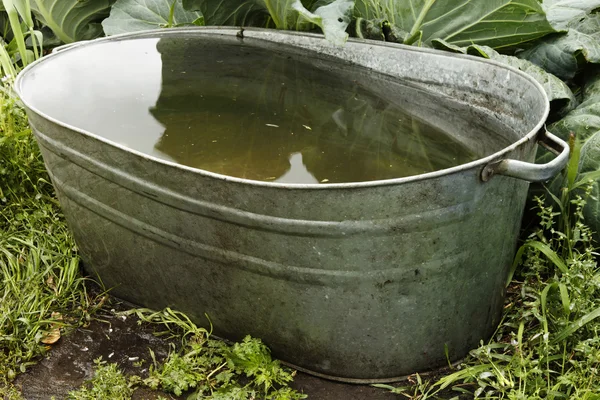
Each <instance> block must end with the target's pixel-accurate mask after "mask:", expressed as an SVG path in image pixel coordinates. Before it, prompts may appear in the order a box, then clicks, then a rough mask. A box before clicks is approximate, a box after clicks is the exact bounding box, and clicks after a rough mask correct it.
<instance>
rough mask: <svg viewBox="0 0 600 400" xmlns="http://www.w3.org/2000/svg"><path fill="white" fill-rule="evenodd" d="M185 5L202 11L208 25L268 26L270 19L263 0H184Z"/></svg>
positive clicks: (192, 9) (191, 9)
mask: <svg viewBox="0 0 600 400" xmlns="http://www.w3.org/2000/svg"><path fill="white" fill-rule="evenodd" d="M183 7H184V8H185V9H186V10H190V11H199V12H201V13H202V15H204V22H205V23H206V25H216V26H220V25H233V26H259V27H267V26H268V24H269V20H270V16H269V10H268V8H267V7H266V4H265V2H264V1H262V0H242V1H235V0H183Z"/></svg>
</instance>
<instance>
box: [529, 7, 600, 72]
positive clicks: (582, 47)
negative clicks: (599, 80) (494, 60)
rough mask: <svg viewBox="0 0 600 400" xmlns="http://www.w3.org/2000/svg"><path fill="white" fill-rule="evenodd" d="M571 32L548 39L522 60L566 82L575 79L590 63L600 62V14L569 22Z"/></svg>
mask: <svg viewBox="0 0 600 400" xmlns="http://www.w3.org/2000/svg"><path fill="white" fill-rule="evenodd" d="M568 26H569V31H568V32H567V33H558V34H555V35H550V36H549V37H547V38H544V39H543V40H542V41H540V43H538V44H536V45H535V46H534V47H532V48H530V49H527V50H525V51H524V52H522V53H521V54H519V57H521V58H525V59H527V60H529V61H531V62H533V63H534V64H536V65H538V66H540V67H542V68H544V69H545V70H546V71H548V72H551V73H553V74H554V75H556V76H558V77H560V78H563V79H572V78H573V77H574V76H575V75H576V74H577V72H578V71H579V70H580V69H581V67H582V66H583V65H584V64H586V63H588V62H589V63H600V14H591V15H588V16H585V17H583V18H582V19H577V20H575V21H570V22H568Z"/></svg>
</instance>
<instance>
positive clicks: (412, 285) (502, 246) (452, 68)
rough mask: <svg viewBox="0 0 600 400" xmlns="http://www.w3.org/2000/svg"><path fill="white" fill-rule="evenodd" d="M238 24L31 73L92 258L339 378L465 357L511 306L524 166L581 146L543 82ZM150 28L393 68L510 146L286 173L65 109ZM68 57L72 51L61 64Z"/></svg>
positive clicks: (489, 66) (83, 245)
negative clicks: (553, 120) (476, 118)
mask: <svg viewBox="0 0 600 400" xmlns="http://www.w3.org/2000/svg"><path fill="white" fill-rule="evenodd" d="M237 33H238V31H237V29H233V28H197V29H178V30H161V31H154V32H144V33H138V34H132V35H123V36H115V37H112V38H106V39H100V40H96V41H92V42H89V43H83V44H75V45H74V46H71V47H69V48H66V49H63V50H61V51H58V52H56V53H55V54H52V55H49V56H48V57H45V58H44V59H42V60H41V61H39V62H37V63H35V64H33V65H31V66H30V67H28V68H27V69H26V70H25V71H24V72H23V73H22V74H21V75H20V76H19V78H18V80H17V83H16V88H17V91H18V92H19V94H20V96H21V99H22V101H23V103H24V104H25V106H26V108H27V112H28V115H29V118H30V123H31V126H32V128H33V130H34V132H35V135H36V138H37V140H38V143H39V145H40V147H41V150H42V153H43V157H44V160H45V162H46V166H47V168H48V171H49V173H50V176H51V178H52V181H53V183H54V186H55V188H56V191H57V194H58V197H59V200H60V203H61V205H62V207H63V210H64V214H65V216H66V218H67V221H68V223H69V226H70V227H71V229H72V231H73V234H74V236H75V239H76V241H77V243H78V246H79V249H80V252H81V256H82V258H83V261H84V266H85V268H86V270H87V272H88V273H89V274H91V275H96V274H97V275H98V276H99V277H100V278H101V280H102V282H103V283H104V285H106V287H107V288H112V291H111V293H112V294H114V295H115V296H118V297H120V298H123V299H125V300H128V301H130V302H133V303H136V304H140V305H144V306H146V307H152V308H155V309H161V308H163V307H166V306H169V307H174V308H176V309H178V310H181V311H183V312H185V313H187V314H189V315H190V316H191V317H192V318H193V319H194V320H195V321H196V322H198V323H199V324H202V325H205V326H207V325H208V321H207V320H206V318H205V316H204V315H205V314H207V315H208V316H209V317H210V319H211V321H212V324H213V326H214V333H215V334H216V335H218V336H221V337H224V338H228V339H233V340H238V339H240V338H242V337H243V336H244V335H246V334H251V335H253V336H255V337H259V338H262V339H263V340H264V341H265V343H266V344H267V345H269V346H270V347H271V349H272V351H273V354H274V355H275V356H276V357H278V358H280V359H282V360H283V361H285V362H288V363H290V364H292V365H294V366H296V367H298V368H299V369H302V370H305V371H308V372H311V373H314V374H316V375H320V376H325V377H328V378H332V379H339V380H344V381H352V382H375V381H389V380H394V379H397V378H400V377H402V376H405V375H407V374H411V373H414V372H417V371H426V370H430V369H433V368H436V367H440V366H443V365H444V364H446V363H447V360H446V351H447V353H448V355H449V358H450V360H451V361H455V360H458V359H460V358H462V357H464V356H465V355H466V354H467V352H468V351H469V350H470V349H473V348H474V347H477V346H478V344H479V341H480V340H482V339H483V340H485V339H487V338H489V337H490V335H491V334H492V333H493V331H494V329H495V327H496V325H497V324H498V322H499V319H500V316H501V312H502V305H503V299H504V288H505V281H506V278H507V272H508V269H509V266H510V264H511V261H512V259H513V256H514V252H515V246H516V241H517V236H518V232H519V227H520V223H521V218H522V213H523V208H524V204H525V199H526V194H527V189H528V185H529V181H542V180H545V179H548V178H550V177H551V176H552V175H554V174H556V173H557V172H558V171H559V170H560V169H561V168H562V167H563V166H564V165H565V163H566V160H567V157H568V146H567V145H566V144H565V143H564V142H562V141H561V140H559V139H558V138H556V137H554V136H553V135H551V134H549V133H548V132H546V131H545V130H544V129H543V123H544V121H545V119H546V117H547V114H548V108H549V106H548V100H547V98H546V96H545V94H544V92H543V89H542V88H541V86H540V85H539V84H538V83H537V82H535V81H534V80H533V79H531V78H530V77H528V76H526V75H525V74H523V73H521V72H519V71H517V70H515V69H512V68H509V67H507V66H504V65H501V64H498V63H495V62H492V61H488V60H483V59H476V58H471V57H468V56H462V55H453V54H448V53H442V52H438V51H432V50H427V49H420V48H414V47H406V46H400V45H391V44H385V43H379V42H370V41H358V40H350V41H349V42H348V43H347V44H346V46H344V47H336V46H334V45H332V44H330V43H328V42H327V41H326V40H324V39H323V38H321V37H320V36H316V35H310V34H300V33H284V32H277V31H268V30H258V29H257V30H251V29H247V30H245V31H244V34H243V38H241V37H239V36H240V35H236V34H237ZM149 38H150V39H160V40H171V42H172V43H178V41H180V42H181V43H182V44H181V47H180V53H181V54H185V52H186V51H189V50H190V46H192V47H193V46H208V45H211V46H213V47H214V51H218V50H216V49H218V47H219V45H220V44H223V45H225V44H233V43H239V44H240V45H243V46H248V48H249V49H252V48H254V47H261V48H266V49H270V50H272V51H277V52H283V53H285V52H289V53H290V54H296V55H297V54H303V55H304V56H305V57H306V58H307V59H310V60H312V62H317V63H320V62H322V63H327V62H338V63H342V64H344V65H346V66H348V67H349V68H353V67H356V68H358V67H366V68H369V69H373V70H376V71H380V72H383V73H384V74H387V75H389V76H390V82H388V83H387V86H389V85H391V86H393V85H394V83H393V81H394V79H395V78H401V79H403V80H404V81H407V82H410V83H411V84H412V85H414V86H415V87H417V88H420V89H422V90H427V91H429V92H430V93H432V95H433V96H434V98H435V97H436V96H437V97H440V98H441V97H444V98H451V99H453V101H454V102H455V103H454V104H456V107H457V108H456V110H448V112H447V113H445V114H443V115H439V116H431V115H428V111H430V110H429V105H428V104H427V103H423V104H410V103H408V104H405V106H406V107H407V109H408V110H410V111H411V112H412V113H413V114H414V115H415V116H416V117H419V116H422V117H423V118H428V119H429V120H430V121H431V122H432V123H433V124H439V125H440V126H442V125H445V126H448V125H449V126H452V127H453V129H454V131H455V135H456V138H457V140H461V141H463V142H464V143H467V144H468V145H470V146H472V147H473V148H474V149H475V150H478V151H484V150H485V149H486V147H488V146H491V145H492V144H493V145H495V146H498V144H502V147H501V150H500V151H496V152H494V153H493V154H491V155H487V156H485V157H483V158H481V159H478V160H477V161H475V162H471V163H468V164H464V165H460V166H458V167H454V168H450V169H446V170H441V171H437V172H433V173H427V174H423V175H417V176H412V177H408V178H400V179H391V180H385V181H372V182H361V183H346V184H320V185H318V184H314V185H312V184H311V185H301V184H279V183H268V182H258V181H251V180H244V179H238V178H232V177H228V176H223V175H218V174H214V173H210V172H206V171H202V170H197V169H194V168H189V167H185V166H182V165H179V164H177V163H175V162H169V161H165V160H161V159H158V158H156V157H153V156H149V155H147V154H144V153H143V152H140V151H134V150H131V149H129V148H128V147H126V146H124V145H121V144H119V143H118V140H109V139H106V138H105V137H102V136H99V135H97V134H96V133H95V132H88V131H86V130H84V129H82V128H81V127H80V126H72V125H70V124H69V122H68V115H69V113H74V112H79V113H81V112H84V113H85V112H87V113H88V114H86V115H87V116H89V118H99V117H98V115H99V111H98V110H95V109H89V110H84V111H82V110H79V111H77V110H69V109H66V110H64V115H49V114H48V113H47V112H45V107H46V106H45V105H47V104H48V102H60V101H61V98H62V99H64V96H94V95H95V94H94V93H95V92H94V90H95V89H94V87H95V86H94V85H99V84H103V83H102V82H103V80H106V79H107V77H105V76H102V69H101V68H100V67H99V65H105V66H106V65H109V64H107V62H111V63H112V64H110V65H112V66H111V67H110V68H112V67H114V68H116V69H122V70H123V71H127V70H128V67H127V65H128V63H130V62H133V61H132V60H133V59H134V58H135V59H136V60H137V61H138V62H140V60H141V62H143V61H144V60H145V59H144V57H150V55H148V52H142V51H137V50H135V49H136V48H138V47H136V46H132V44H135V40H138V39H149ZM116 41H118V42H119V43H121V45H122V46H123V49H125V50H126V51H124V52H123V53H122V54H120V55H119V56H117V55H115V58H114V60H109V61H107V60H96V59H94V54H95V52H94V49H95V46H102V45H103V44H104V43H106V42H116ZM177 51H178V50H177V46H175V49H174V50H172V52H174V53H173V54H175V53H176V52H177ZM207 57H211V53H210V52H209V53H207ZM60 60H63V61H64V62H65V63H66V64H68V65H70V68H56V66H57V65H59V61H60ZM231 62H235V60H231ZM66 64H65V65H66ZM191 67H193V66H191ZM105 68H108V67H105ZM73 76H79V77H83V78H84V79H83V80H80V81H78V82H79V83H78V85H79V86H78V87H76V88H74V87H73V85H71V86H69V82H70V80H71V79H72V77H73ZM134 78H135V79H140V82H141V83H140V84H141V85H142V86H143V76H141V77H135V76H134V77H133V78H132V76H131V74H129V75H128V73H126V72H124V73H123V74H122V75H117V76H111V77H110V79H112V80H114V82H112V84H116V85H117V86H118V84H119V80H125V79H134ZM240 79H241V82H243V76H242V77H241V78H240ZM81 82H83V84H81ZM123 86H126V85H123ZM384 86H385V85H384ZM41 87H43V89H41ZM382 88H383V87H382ZM120 96H121V97H122V98H124V99H127V98H128V96H129V97H132V98H133V96H137V94H135V93H126V92H123V93H120ZM469 110H478V112H484V113H485V114H486V115H487V116H488V117H489V118H487V119H486V120H485V121H480V123H485V124H488V125H489V124H491V125H493V126H495V127H497V129H496V131H495V134H494V135H489V136H486V137H481V136H482V135H478V130H477V126H476V125H477V124H475V126H468V125H466V124H465V123H464V121H462V120H461V119H459V118H455V117H454V116H456V115H457V113H460V112H467V113H468V112H470V111H469ZM65 116H66V117H65ZM101 117H102V118H105V116H104V115H102V116H101ZM109 122H110V121H109V120H108V119H107V123H109ZM503 127H504V128H503ZM537 142H541V143H543V144H544V145H546V146H547V147H548V148H550V149H551V150H553V151H554V152H555V153H556V154H557V157H556V158H555V159H554V160H553V161H552V162H550V163H549V164H546V165H534V164H530V162H532V161H533V160H534V155H535V152H536V147H537Z"/></svg>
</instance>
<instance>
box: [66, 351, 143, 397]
mask: <svg viewBox="0 0 600 400" xmlns="http://www.w3.org/2000/svg"><path fill="white" fill-rule="evenodd" d="M94 363H95V364H96V368H95V373H94V377H93V378H92V379H91V380H90V381H88V382H86V383H85V384H84V385H83V386H82V387H81V388H80V389H79V390H77V391H73V392H71V393H69V397H68V398H69V400H97V399H111V400H129V399H131V396H132V395H133V386H134V382H132V381H131V380H128V379H127V378H126V377H125V375H123V373H122V372H121V371H120V370H119V369H118V367H117V364H107V363H106V361H102V359H100V358H99V359H97V360H94Z"/></svg>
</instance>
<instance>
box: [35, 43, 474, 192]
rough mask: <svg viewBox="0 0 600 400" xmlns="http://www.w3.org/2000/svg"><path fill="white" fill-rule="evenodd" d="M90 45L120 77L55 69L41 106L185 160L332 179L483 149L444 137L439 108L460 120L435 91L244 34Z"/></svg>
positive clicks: (398, 171)
mask: <svg viewBox="0 0 600 400" xmlns="http://www.w3.org/2000/svg"><path fill="white" fill-rule="evenodd" d="M132 43H133V44H132ZM92 51H94V52H96V53H95V54H94V59H95V60H96V61H95V63H94V64H93V65H90V68H93V69H97V70H98V71H99V73H101V74H103V75H106V76H114V77H119V79H118V81H116V83H112V82H111V81H110V79H99V80H98V82H90V80H89V74H90V72H89V71H87V72H86V74H83V73H81V72H79V71H72V72H71V73H69V72H68V71H64V72H63V71H62V70H61V71H60V73H57V72H56V71H54V75H53V76H59V79H58V81H60V79H61V78H60V76H63V75H64V82H62V83H61V82H57V78H54V79H53V81H54V82H52V83H48V85H55V86H56V88H54V89H50V90H59V91H60V90H64V91H65V96H64V97H65V102H62V103H60V104H56V102H54V103H51V102H48V104H45V105H44V106H43V107H41V109H44V107H45V109H44V111H45V112H46V113H48V114H50V115H51V116H53V117H55V118H57V119H59V120H63V121H66V122H68V123H70V124H71V125H74V126H76V127H78V128H82V129H85V130H88V131H90V132H93V133H96V134H99V135H101V136H104V137H106V138H108V139H109V140H112V141H115V142H118V143H120V144H122V145H125V146H128V147H130V148H132V149H135V150H138V151H142V152H144V153H148V154H151V155H154V156H157V157H160V158H164V159H167V160H170V161H174V162H177V163H180V164H183V165H186V166H190V167H194V168H199V169H204V170H207V171H211V172H215V173H219V174H224V175H229V176H234V177H239V178H247V179H253V180H260V181H271V182H285V183H336V182H361V181H372V180H382V179H391V178H399V177H405V176H411V175H416V174H422V173H426V172H431V171H435V170H439V169H444V168H449V167H453V166H456V165H459V164H463V163H466V162H470V161H473V160H475V159H477V158H479V157H481V156H482V154H476V151H474V150H472V149H468V148H467V147H466V146H465V145H463V144H461V140H462V143H469V141H468V140H465V138H464V137H463V138H460V140H459V137H458V136H456V135H452V134H449V133H447V132H448V131H449V129H446V127H445V126H444V121H445V120H446V118H445V117H444V115H445V113H446V114H448V116H449V117H448V118H450V116H452V118H456V110H452V109H451V107H450V108H449V106H448V104H447V103H445V102H444V101H441V100H440V98H439V96H436V95H434V94H431V93H428V92H426V91H424V90H422V89H419V88H417V87H414V86H410V85H406V84H404V83H402V82H399V81H395V80H392V79H390V78H389V77H385V76H383V75H380V74H377V73H375V72H373V71H369V70H366V69H361V68H356V67H352V66H348V65H346V64H341V63H333V62H331V61H327V60H318V59H312V58H310V57H306V56H302V55H295V54H292V53H290V54H286V53H282V52H278V51H270V50H266V49H263V48H260V47H255V46H250V45H247V44H245V43H243V42H241V41H239V42H237V43H235V42H233V43H232V42H227V43H221V44H218V45H215V44H210V43H203V42H202V41H199V40H195V41H189V42H188V41H181V40H174V39H169V38H168V37H167V38H163V39H160V40H158V39H143V40H136V41H130V42H113V43H106V44H103V45H101V46H95V47H94V48H93V50H92ZM98 52H101V53H103V52H105V53H106V55H105V56H104V55H103V56H102V57H99V56H98ZM132 53H133V54H132ZM137 53H139V55H138V56H136V54H137ZM67 54H68V53H67ZM125 54H126V57H124V55H125ZM79 57H80V60H81V58H82V57H85V55H81V53H79ZM64 58H65V62H64V64H65V65H64V66H62V68H68V66H67V64H68V57H64ZM98 59H102V60H107V61H101V62H100V63H99V62H98V61H97V60H98ZM120 59H126V60H127V63H126V62H125V61H118V60H120ZM137 59H139V60H140V61H139V63H138V64H136V62H137V61H136V60H137ZM57 60H60V58H57ZM48 64H49V65H50V67H48V68H61V64H60V62H56V63H48ZM52 65H55V66H56V67H53V66H52ZM42 72H43V71H42ZM41 74H42V75H43V73H41ZM80 76H81V81H78V79H80V78H79V77H80ZM84 79H85V81H84ZM61 85H62V86H61ZM82 87H84V88H85V91H83V92H82V91H81V90H79V91H77V89H76V88H82ZM69 90H72V91H73V92H72V93H77V94H76V95H73V96H67V95H66V93H67V92H68V91H69ZM41 101H42V102H43V100H41ZM415 114H419V116H417V115H415ZM427 116H431V119H429V118H428V117H427Z"/></svg>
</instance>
